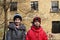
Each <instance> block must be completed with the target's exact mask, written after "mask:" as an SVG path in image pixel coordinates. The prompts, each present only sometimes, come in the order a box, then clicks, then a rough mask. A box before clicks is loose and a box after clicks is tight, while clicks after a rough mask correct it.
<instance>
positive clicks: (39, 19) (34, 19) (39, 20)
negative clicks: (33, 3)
mask: <svg viewBox="0 0 60 40" xmlns="http://www.w3.org/2000/svg"><path fill="white" fill-rule="evenodd" d="M36 21H38V22H39V23H41V18H40V17H35V18H33V23H34V22H36Z"/></svg>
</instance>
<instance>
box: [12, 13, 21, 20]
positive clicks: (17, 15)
mask: <svg viewBox="0 0 60 40" xmlns="http://www.w3.org/2000/svg"><path fill="white" fill-rule="evenodd" d="M16 18H19V19H20V20H21V21H22V17H21V16H20V15H19V14H18V13H16V14H15V15H14V17H13V20H14V21H15V19H16Z"/></svg>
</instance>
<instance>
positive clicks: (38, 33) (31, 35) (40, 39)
mask: <svg viewBox="0 0 60 40" xmlns="http://www.w3.org/2000/svg"><path fill="white" fill-rule="evenodd" d="M26 40H48V38H47V35H46V33H45V32H44V31H43V29H42V28H41V27H40V28H35V26H32V27H31V29H30V30H29V31H28V32H27V35H26Z"/></svg>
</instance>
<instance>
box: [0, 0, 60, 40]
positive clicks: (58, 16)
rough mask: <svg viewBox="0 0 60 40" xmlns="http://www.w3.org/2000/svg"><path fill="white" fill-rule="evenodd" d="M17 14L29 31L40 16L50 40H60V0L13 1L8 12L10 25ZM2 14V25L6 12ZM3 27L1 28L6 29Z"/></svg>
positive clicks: (0, 20) (0, 21)
mask: <svg viewBox="0 0 60 40" xmlns="http://www.w3.org/2000/svg"><path fill="white" fill-rule="evenodd" d="M1 9H2V8H1V7H0V10H1ZM2 10H3V9H2ZM15 13H19V14H20V15H21V16H22V17H23V22H22V23H23V24H24V25H25V26H26V29H27V31H28V30H29V29H30V28H31V25H32V24H31V22H32V20H33V18H34V17H35V16H39V17H40V18H41V26H42V27H43V29H44V30H45V32H46V33H47V35H48V37H49V39H51V40H53V39H54V40H60V0H12V2H11V4H10V8H9V9H8V11H7V19H8V21H7V22H8V25H9V23H10V22H13V16H14V15H15ZM0 14H1V19H0V24H1V23H4V12H3V11H1V12H0ZM3 25H4V24H2V25H1V26H0V27H3V28H4V26H3ZM3 28H1V29H0V31H1V30H2V32H0V33H1V34H2V33H3ZM2 35H3V34H2ZM1 37H2V36H1Z"/></svg>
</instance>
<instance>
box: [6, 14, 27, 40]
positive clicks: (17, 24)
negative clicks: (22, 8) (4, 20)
mask: <svg viewBox="0 0 60 40" xmlns="http://www.w3.org/2000/svg"><path fill="white" fill-rule="evenodd" d="M13 21H14V23H11V24H9V27H8V28H9V30H8V31H7V34H6V40H25V31H26V28H25V26H24V25H23V24H22V23H21V22H22V17H21V16H20V15H19V14H16V15H15V16H14V18H13Z"/></svg>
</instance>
